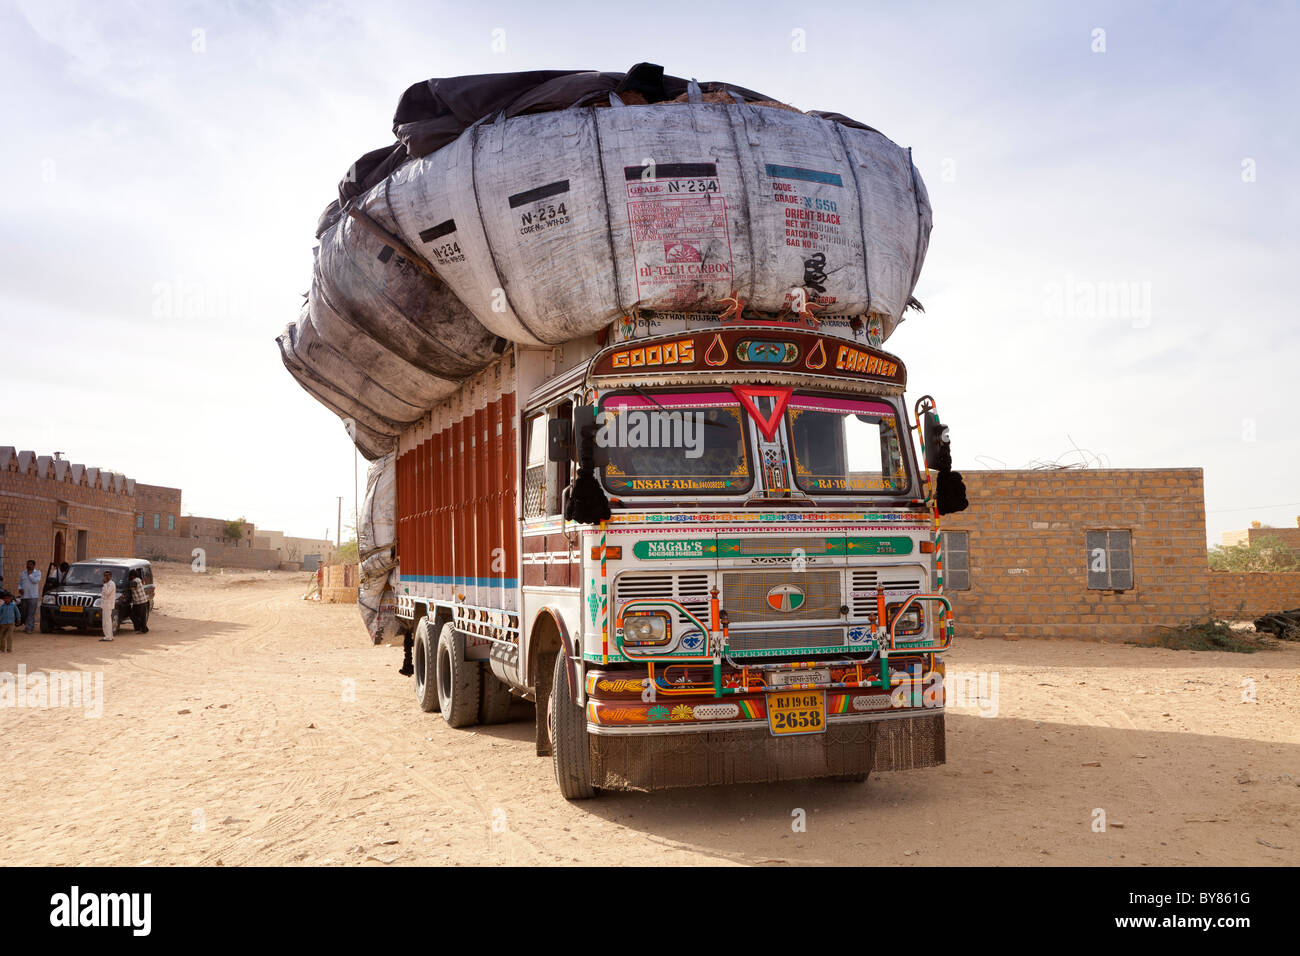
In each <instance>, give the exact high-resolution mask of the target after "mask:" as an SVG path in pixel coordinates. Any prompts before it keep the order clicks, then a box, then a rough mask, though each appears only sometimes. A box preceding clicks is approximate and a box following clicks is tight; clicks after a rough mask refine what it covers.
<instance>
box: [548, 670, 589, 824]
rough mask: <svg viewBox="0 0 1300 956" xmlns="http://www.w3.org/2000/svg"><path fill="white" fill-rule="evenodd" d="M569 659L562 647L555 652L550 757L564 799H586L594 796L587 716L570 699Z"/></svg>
mask: <svg viewBox="0 0 1300 956" xmlns="http://www.w3.org/2000/svg"><path fill="white" fill-rule="evenodd" d="M567 665H568V658H567V657H566V656H565V653H564V650H563V649H561V650H560V653H558V654H556V655H555V676H554V678H553V679H552V680H551V697H550V701H549V702H548V708H547V710H548V713H547V720H548V721H550V724H549V726H550V731H551V759H552V761H553V762H554V764H555V782H556V783H558V784H559V785H560V793H561V795H563V797H564V799H565V800H589V799H591V798H592V797H594V796H595V795H596V789H595V787H593V786H592V785H591V756H590V750H589V748H588V745H587V715H586V714H584V713H583V710H582V708H581V707H579V706H578V705H577V704H575V703H574V702H573V694H572V693H571V692H570V691H569V668H568V666H567Z"/></svg>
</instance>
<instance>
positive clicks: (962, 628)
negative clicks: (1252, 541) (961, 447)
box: [942, 468, 1210, 641]
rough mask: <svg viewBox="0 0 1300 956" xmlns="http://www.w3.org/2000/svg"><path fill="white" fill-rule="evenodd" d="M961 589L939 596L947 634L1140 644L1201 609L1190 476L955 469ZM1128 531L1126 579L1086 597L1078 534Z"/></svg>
mask: <svg viewBox="0 0 1300 956" xmlns="http://www.w3.org/2000/svg"><path fill="white" fill-rule="evenodd" d="M963 476H964V477H965V480H966V486H967V489H968V497H969V499H970V508H969V509H968V510H966V511H964V512H962V513H960V514H955V515H949V516H947V517H946V518H944V520H943V523H942V527H943V529H944V530H945V531H966V532H968V533H969V564H970V590H968V591H954V590H950V591H948V592H947V593H948V597H949V599H950V600H951V601H952V603H953V611H954V614H955V616H956V621H957V636H958V637H1024V638H1036V637H1073V638H1085V639H1095V640H1115V641H1128V640H1144V639H1149V638H1151V637H1153V636H1154V635H1155V634H1156V633H1157V632H1158V625H1162V624H1163V625H1169V624H1176V623H1181V622H1184V621H1189V620H1193V619H1195V618H1197V617H1199V616H1201V615H1203V614H1205V613H1206V612H1207V611H1208V610H1209V606H1210V585H1209V580H1208V578H1209V569H1208V565H1207V563H1206V550H1205V493H1204V485H1203V478H1202V472H1201V469H1199V468H1174V469H1098V470H1071V471H967V472H963ZM1110 529H1118V530H1128V531H1130V532H1131V541H1132V557H1133V580H1132V584H1133V586H1132V588H1131V589H1128V590H1124V591H1118V592H1116V591H1102V590H1090V589H1089V588H1088V559H1089V556H1088V548H1087V543H1086V535H1087V532H1088V531H1095V530H1110Z"/></svg>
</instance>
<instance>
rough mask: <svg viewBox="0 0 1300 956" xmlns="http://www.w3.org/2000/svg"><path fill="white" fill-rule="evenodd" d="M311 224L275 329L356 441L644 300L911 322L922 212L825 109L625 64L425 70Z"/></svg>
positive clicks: (378, 448) (926, 219)
mask: <svg viewBox="0 0 1300 956" xmlns="http://www.w3.org/2000/svg"><path fill="white" fill-rule="evenodd" d="M393 130H394V134H395V135H396V136H397V138H398V142H397V143H396V144H395V145H394V146H392V147H387V148H385V149H381V150H376V151H374V152H372V153H368V154H366V155H365V156H363V157H362V158H361V159H360V160H358V161H357V163H355V164H354V165H353V167H352V169H351V170H350V171H349V175H348V176H347V177H346V178H345V180H344V182H343V183H342V184H341V185H340V190H339V199H338V200H336V201H335V202H333V203H331V205H330V206H329V208H327V209H326V211H325V213H324V214H323V215H322V216H321V219H320V222H319V224H318V231H317V238H318V239H319V246H318V247H317V249H316V255H315V268H314V275H313V279H312V284H311V290H310V292H309V294H308V296H307V301H306V303H305V305H304V306H303V309H302V312H301V315H300V316H299V318H298V319H297V321H296V322H294V323H291V324H290V325H289V326H288V327H287V328H286V329H285V331H284V333H283V334H282V335H281V336H280V337H279V339H278V340H277V341H278V342H279V346H280V350H281V354H282V357H283V360H284V363H285V366H286V367H287V368H288V370H289V371H290V373H291V374H293V376H294V377H295V378H296V379H297V381H298V382H299V383H300V384H301V385H302V386H303V388H305V389H306V390H307V391H308V392H309V393H311V394H312V395H313V396H315V397H316V398H317V399H318V400H319V401H320V402H321V403H322V404H324V405H325V406H326V407H328V408H329V409H330V410H331V411H333V412H335V413H336V414H337V415H339V416H340V417H341V418H343V419H344V420H345V421H346V422H347V423H348V428H349V434H350V435H351V437H352V438H353V440H354V441H355V442H356V444H357V446H358V448H359V449H360V450H361V452H362V453H363V454H364V455H365V456H366V457H367V458H370V459H375V458H378V457H380V456H382V455H384V454H387V453H389V452H391V451H392V450H393V449H394V447H395V442H396V438H397V435H398V434H399V433H400V432H401V430H402V428H403V427H404V426H406V425H408V424H410V423H411V422H413V421H416V420H418V419H419V418H420V417H421V416H422V415H423V414H424V413H425V412H426V411H427V410H428V409H429V408H430V407H432V406H433V405H434V404H435V403H436V402H438V401H439V400H440V399H442V398H445V397H446V396H448V395H449V394H451V393H452V392H453V391H455V389H456V388H457V386H458V384H459V383H460V382H461V381H463V380H464V379H465V378H466V377H468V376H469V375H471V374H473V373H474V372H476V371H478V370H480V369H482V368H484V367H485V366H486V365H487V364H488V363H490V362H491V361H492V360H493V359H494V358H495V357H496V356H498V355H500V354H501V353H502V352H503V351H504V350H505V349H506V348H507V347H508V346H509V345H510V344H511V343H520V344H524V345H534V346H538V345H555V344H558V343H561V342H565V341H569V340H571V339H575V338H579V337H582V336H587V335H591V334H593V333H596V332H598V331H599V330H601V329H603V328H606V327H607V326H609V324H610V323H611V322H613V321H615V320H618V319H620V318H624V317H629V316H637V315H643V314H655V313H665V312H668V313H695V314H713V315H716V314H719V313H722V312H723V311H724V310H726V309H728V308H731V309H733V310H743V312H744V314H746V315H752V316H773V315H778V314H780V313H783V312H791V311H794V312H801V311H802V312H804V313H805V314H810V315H811V314H816V315H817V316H818V317H826V316H840V317H845V316H848V317H854V319H858V318H861V319H863V320H866V321H869V322H871V323H872V324H873V328H875V329H877V330H878V332H877V338H878V339H879V340H883V339H884V338H886V337H888V335H889V334H890V333H891V332H892V331H893V329H894V327H895V326H896V325H897V324H898V322H900V321H901V320H902V318H903V312H904V310H905V309H906V308H907V307H908V305H909V303H910V302H914V300H912V299H911V295H912V290H913V288H914V287H915V285H916V281H917V278H918V276H919V274H920V270H921V265H922V263H923V261H924V258H925V252H926V247H927V243H928V239H929V233H930V226H931V212H930V204H929V199H928V196H927V194H926V190H925V186H924V184H923V183H922V181H921V177H920V175H919V174H918V172H917V170H916V167H915V166H914V165H913V163H912V160H911V155H910V152H909V151H908V150H906V149H903V148H901V147H899V146H897V145H896V144H895V143H893V142H892V141H890V140H889V139H887V138H886V137H885V136H883V135H882V134H880V133H879V132H877V131H875V130H874V129H871V128H869V127H867V126H864V125H863V124H861V123H858V122H855V121H854V120H851V119H849V118H848V117H845V116H842V115H840V114H830V113H816V112H813V113H803V112H800V111H798V110H794V109H792V108H790V107H788V106H785V105H784V104H781V103H778V102H776V101H774V100H772V99H770V98H769V97H766V96H764V95H763V94H760V93H756V92H754V91H752V90H747V89H744V88H741V87H736V86H731V85H728V84H725V83H705V84H696V83H694V82H693V81H692V82H688V81H686V80H683V79H681V78H677V77H672V76H666V75H664V74H663V71H662V68H660V67H656V66H654V65H652V64H638V65H637V66H635V67H633V68H632V70H630V71H629V72H628V73H626V74H619V73H597V72H568V71H537V72H531V73H509V74H492V75H483V76H468V77H455V78H450V79H434V80H429V81H427V82H424V83H420V84H416V85H415V86H413V87H411V88H410V89H409V90H408V91H407V92H406V94H404V96H403V97H402V100H401V102H400V103H399V106H398V110H397V114H396V116H395V117H394V126H393Z"/></svg>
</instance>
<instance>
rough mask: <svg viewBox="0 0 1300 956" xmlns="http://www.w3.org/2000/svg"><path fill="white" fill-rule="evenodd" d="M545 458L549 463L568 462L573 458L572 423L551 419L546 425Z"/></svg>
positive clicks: (560, 419)
mask: <svg viewBox="0 0 1300 956" xmlns="http://www.w3.org/2000/svg"><path fill="white" fill-rule="evenodd" d="M546 457H547V458H548V459H549V460H550V461H569V460H570V459H571V458H572V457H573V423H572V422H570V421H569V420H568V419H567V418H552V419H551V420H550V421H548V422H547V423H546Z"/></svg>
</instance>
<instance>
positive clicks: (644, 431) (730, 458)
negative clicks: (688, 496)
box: [596, 392, 753, 495]
mask: <svg viewBox="0 0 1300 956" xmlns="http://www.w3.org/2000/svg"><path fill="white" fill-rule="evenodd" d="M596 423H597V425H598V431H597V433H596V442H597V444H598V445H600V446H601V447H602V448H603V449H605V451H606V454H607V455H608V460H607V462H606V464H605V466H604V467H603V468H602V469H601V474H602V479H603V480H604V482H605V487H606V488H607V489H609V491H610V492H611V493H613V494H616V495H664V494H674V493H677V492H690V493H694V494H701V493H702V494H730V495H734V494H741V493H743V492H745V491H747V490H748V489H749V487H750V485H751V484H753V477H752V471H751V469H750V464H749V441H748V439H747V436H746V433H745V428H746V425H745V415H744V413H743V411H742V409H741V407H740V403H739V402H738V401H737V400H736V397H735V396H734V395H733V394H731V393H730V392H680V393H672V392H668V393H656V394H654V395H650V394H647V393H638V392H631V393H629V392H621V393H618V394H614V395H610V396H608V397H607V398H606V399H605V400H604V401H603V402H602V403H601V414H600V415H598V416H597V420H596Z"/></svg>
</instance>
